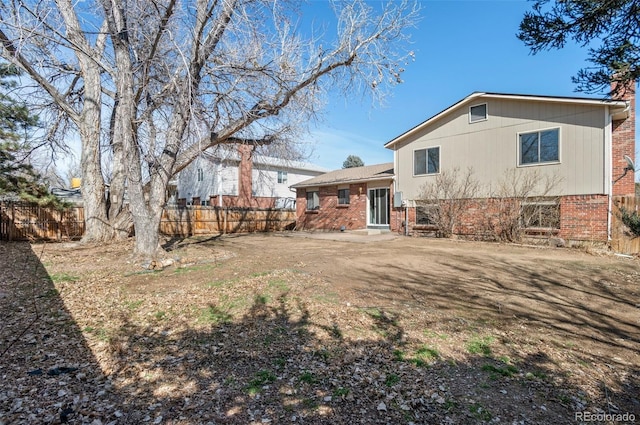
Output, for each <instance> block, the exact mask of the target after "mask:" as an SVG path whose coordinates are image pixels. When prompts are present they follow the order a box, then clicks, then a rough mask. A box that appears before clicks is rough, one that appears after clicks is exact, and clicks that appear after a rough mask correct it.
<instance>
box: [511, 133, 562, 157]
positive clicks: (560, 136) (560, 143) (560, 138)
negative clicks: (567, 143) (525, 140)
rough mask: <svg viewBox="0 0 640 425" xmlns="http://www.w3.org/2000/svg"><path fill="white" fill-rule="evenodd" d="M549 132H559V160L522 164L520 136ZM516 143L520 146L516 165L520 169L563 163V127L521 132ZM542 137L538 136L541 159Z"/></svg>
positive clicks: (517, 135)
mask: <svg viewBox="0 0 640 425" xmlns="http://www.w3.org/2000/svg"><path fill="white" fill-rule="evenodd" d="M549 130H558V159H554V160H553V161H538V162H527V163H522V162H521V161H522V144H521V143H520V136H522V135H523V134H533V133H538V134H540V133H542V132H544V131H549ZM516 143H517V145H518V147H517V149H516V151H517V158H516V164H517V166H518V167H539V166H541V165H553V164H560V163H562V127H548V128H540V129H538V130H528V131H519V132H518V133H517V134H516ZM539 143H540V136H538V158H539V157H540V146H539Z"/></svg>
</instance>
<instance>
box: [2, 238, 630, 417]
mask: <svg viewBox="0 0 640 425" xmlns="http://www.w3.org/2000/svg"><path fill="white" fill-rule="evenodd" d="M0 250H1V251H2V252H1V253H2V255H0V258H1V260H0V261H1V262H2V263H1V264H2V272H1V273H2V286H1V287H0V291H1V292H0V297H1V298H0V306H1V307H2V312H3V313H2V314H3V325H2V329H1V333H0V344H1V345H0V353H1V354H2V356H1V360H2V362H1V366H0V376H3V381H4V382H3V385H2V388H1V389H0V423H7V424H8V423H58V422H63V423H94V424H99V423H103V424H106V423H114V424H139V423H163V424H199V423H212V424H218V423H229V424H231V423H233V424H248V423H304V424H314V423H326V424H347V423H363V424H372V423H384V424H386V423H393V424H396V423H398V424H400V423H407V424H408V423H423V424H428V423H451V424H460V423H462V424H466V423H471V424H472V423H488V422H491V421H496V422H498V421H499V422H506V423H523V424H547V423H557V424H570V423H576V420H575V414H576V413H579V412H585V411H588V412H593V413H597V412H602V413H613V414H617V413H620V414H622V413H625V412H628V413H635V414H636V417H638V415H639V412H640V408H639V406H638V400H637V394H638V393H639V389H640V387H639V386H638V375H639V374H640V371H639V370H637V368H631V369H630V368H627V369H625V374H624V376H619V377H616V378H617V381H618V382H617V386H616V387H615V388H614V387H613V386H610V385H608V384H604V385H603V387H602V393H603V395H602V397H596V398H593V397H592V396H590V395H589V394H586V393H585V392H584V391H582V390H581V389H580V388H578V387H576V386H575V385H574V384H572V380H571V379H570V378H571V377H570V376H568V375H567V373H565V372H563V367H562V365H558V364H555V363H554V362H555V361H554V360H552V359H551V358H549V357H548V356H547V354H546V353H545V352H544V350H542V349H537V348H536V345H535V344H534V345H532V346H530V347H529V348H528V351H527V352H528V354H527V355H526V356H524V357H522V358H517V359H516V358H515V357H514V358H513V359H509V358H505V357H498V356H496V355H494V353H493V352H492V351H491V347H490V343H489V342H488V341H486V340H482V339H478V341H477V350H475V349H474V350H471V349H469V355H468V356H466V357H465V358H464V360H460V359H457V360H454V359H448V358H443V357H442V356H441V354H440V353H439V352H438V351H437V350H435V349H433V348H432V347H429V346H421V347H418V348H416V347H415V346H414V345H412V341H411V337H410V336H408V335H407V333H406V331H405V329H404V328H403V327H402V325H401V323H402V322H403V321H404V320H410V319H411V315H412V314H413V313H414V312H415V310H413V309H414V308H415V309H418V308H423V309H438V310H441V311H442V313H443V315H445V316H447V315H448V316H450V317H451V319H452V320H454V318H456V319H455V320H459V318H460V317H462V314H461V312H464V311H465V310H469V311H471V310H474V311H475V312H474V314H476V315H479V316H480V317H484V318H486V320H487V321H492V320H495V321H505V322H509V323H511V322H512V321H515V322H520V323H521V324H522V326H524V327H523V328H522V332H523V333H526V332H527V329H526V327H527V326H534V325H535V326H548V327H550V328H553V329H554V331H558V332H565V333H566V334H567V335H570V334H572V333H576V332H577V335H580V336H581V337H584V338H592V339H593V340H594V341H596V342H597V343H599V344H602V347H606V346H608V345H609V344H611V345H612V346H613V347H616V346H618V347H620V348H624V347H626V348H629V347H628V346H627V345H628V344H632V345H633V346H634V347H637V345H636V344H637V343H638V339H637V338H638V335H637V325H635V324H634V323H632V322H630V321H624V320H621V319H620V318H618V317H617V316H616V314H617V313H616V312H611V311H607V310H606V309H603V310H602V311H593V310H587V311H585V310H584V309H581V308H580V307H581V304H580V297H581V296H590V289H589V287H590V285H598V284H600V283H599V281H598V277H597V276H594V278H593V279H594V280H593V282H591V283H590V284H589V285H586V286H585V289H584V290H577V289H576V288H575V287H573V286H570V285H569V284H567V283H566V282H570V278H571V277H570V276H563V277H562V278H560V277H554V278H553V279H549V278H548V277H544V273H542V274H539V275H538V274H532V273H530V272H528V271H527V270H520V271H519V272H521V273H522V276H524V277H523V279H525V280H526V286H527V288H530V290H529V291H525V292H524V293H522V294H520V295H523V297H522V298H519V297H516V292H519V291H521V290H520V289H518V288H515V287H514V288H508V287H502V286H501V285H502V284H501V283H500V280H499V278H498V277H496V276H495V275H494V274H492V276H494V277H493V278H491V277H489V276H488V275H485V274H483V272H482V264H475V265H474V264H469V267H470V268H469V269H468V270H465V271H464V273H462V272H463V271H461V270H457V271H456V270H452V271H451V276H456V275H457V276H459V277H458V278H459V279H462V277H460V276H462V275H465V276H467V277H470V278H474V279H475V278H477V279H478V280H477V284H478V288H479V289H481V290H480V292H481V294H482V295H478V292H476V291H473V292H469V293H465V292H464V291H459V290H458V289H459V286H460V285H455V283H456V282H455V279H444V278H443V279H442V280H441V281H438V282H437V283H438V284H437V285H435V283H436V282H434V281H433V278H429V277H426V276H425V273H424V272H421V271H419V270H410V271H409V272H408V273H407V270H406V269H405V268H403V269H401V270H400V269H398V270H394V269H389V271H388V272H386V274H385V273H384V272H383V273H381V274H380V273H376V274H375V275H373V274H369V275H368V277H366V275H365V273H370V272H367V271H365V270H361V271H358V272H357V273H360V274H361V277H362V278H363V279H364V280H363V282H365V283H369V287H370V288H372V289H370V291H379V290H380V289H381V285H382V286H384V285H388V287H387V288H386V291H385V294H386V296H387V297H388V298H390V299H391V298H393V299H399V300H402V299H403V298H406V297H407V295H406V292H398V293H397V294H394V292H393V291H394V290H395V289H394V288H395V286H394V285H391V282H395V283H396V284H399V285H408V286H410V289H411V292H412V293H414V294H415V297H413V296H412V297H410V298H406V300H404V301H405V302H406V303H407V305H408V306H409V308H408V309H406V310H401V311H402V313H398V311H397V309H394V310H391V309H389V308H387V307H385V306H374V307H372V306H368V307H367V308H364V307H363V308H361V309H360V310H357V311H358V313H359V314H361V315H363V316H364V319H362V320H360V321H359V323H360V326H365V327H368V329H367V330H374V331H375V333H376V335H377V337H376V338H370V337H366V338H361V339H354V338H348V339H347V338H345V336H344V333H345V330H344V329H341V327H340V326H339V325H338V324H332V323H331V322H330V320H329V321H327V320H326V317H319V316H314V315H313V314H312V313H311V312H310V309H309V308H308V305H307V302H306V301H305V300H304V299H303V298H301V297H292V296H289V294H288V292H287V291H286V290H285V291H282V293H281V294H280V295H279V296H278V297H276V298H274V299H273V300H271V301H268V300H266V299H264V298H260V297H256V298H255V299H252V300H249V302H250V306H251V307H250V308H249V309H248V310H247V312H246V314H243V315H242V316H238V317H233V316H231V315H230V314H229V313H228V312H227V310H226V309H224V308H222V307H221V306H219V305H215V304H209V306H208V308H207V310H206V313H207V314H206V316H204V317H203V321H204V323H202V322H201V323H200V324H199V325H197V326H191V327H176V326H174V325H173V324H172V323H170V322H167V321H162V320H160V319H158V321H157V322H156V323H155V324H153V325H140V324H139V323H137V321H136V320H133V319H132V317H133V315H132V316H131V317H129V316H127V315H126V314H125V315H124V316H123V317H120V318H119V319H120V320H121V323H122V326H121V327H120V328H119V329H118V330H117V331H116V332H113V333H112V334H110V335H109V336H108V338H106V340H105V341H104V345H105V346H106V347H107V353H108V358H107V359H102V358H101V362H102V363H99V362H98V360H97V359H96V356H95V355H94V353H93V352H92V350H91V349H90V347H89V344H88V343H87V341H86V340H85V339H84V337H83V334H82V332H81V330H80V329H79V328H78V326H77V325H76V323H75V322H74V320H73V317H72V316H71V314H70V312H69V311H67V310H66V308H65V306H64V302H63V300H64V296H65V294H59V293H58V291H57V290H56V288H55V285H54V283H53V282H54V281H57V280H61V279H65V278H66V277H65V276H48V275H47V273H46V271H45V270H44V268H43V266H42V264H41V263H40V261H39V259H38V254H37V253H34V252H32V250H31V249H30V247H29V245H27V244H18V243H14V244H0ZM499 269H500V270H502V271H503V272H504V273H512V272H513V267H512V266H511V265H508V264H503V265H501V266H500V267H499ZM474 273H478V274H479V276H476V275H475V274H474ZM400 276H405V277H403V278H400ZM549 285H569V286H567V290H570V291H571V292H570V293H571V294H573V295H572V296H571V297H570V298H569V299H564V298H563V299H558V298H554V295H553V293H549V291H548V288H549ZM361 291H362V295H363V297H367V296H368V295H369V293H368V292H367V290H366V289H364V287H363V289H361ZM574 291H576V292H574ZM598 294H600V292H598ZM511 296H513V297H514V298H513V299H512V298H511ZM609 301H611V302H614V303H615V305H622V306H625V305H626V306H629V307H630V308H631V306H632V304H631V303H629V302H628V301H625V300H622V299H620V297H619V294H617V293H616V292H615V290H613V289H611V291H609V293H608V295H607V296H606V297H604V298H603V303H606V302H609ZM412 303H413V304H412ZM498 304H500V305H498ZM542 305H544V306H547V307H541V306H542ZM546 308H554V309H557V310H559V311H560V312H561V313H562V314H563V317H565V316H566V324H565V320H554V321H548V320H545V317H546V313H545V311H546V310H545V309H546ZM402 315H404V316H402ZM354 320H355V317H354ZM512 328H513V327H512ZM607 335H609V337H607ZM616 338H619V339H621V340H624V341H626V342H621V341H618V340H616ZM514 340H515V341H518V338H516V337H514ZM502 343H504V345H505V346H508V343H507V342H506V341H502ZM598 347H600V345H598ZM590 355H592V356H597V357H599V358H600V359H601V360H603V361H604V360H606V359H607V358H609V354H608V353H606V352H602V353H597V352H596V353H590ZM105 362H106V363H109V364H110V365H112V366H113V367H109V368H108V369H107V368H105V367H104V363H105ZM101 365H102V367H101ZM612 367H614V368H615V367H617V366H616V365H613V366H612ZM102 370H109V376H105V375H104V374H103V372H102ZM598 373H599V372H598ZM618 378H619V379H618Z"/></svg>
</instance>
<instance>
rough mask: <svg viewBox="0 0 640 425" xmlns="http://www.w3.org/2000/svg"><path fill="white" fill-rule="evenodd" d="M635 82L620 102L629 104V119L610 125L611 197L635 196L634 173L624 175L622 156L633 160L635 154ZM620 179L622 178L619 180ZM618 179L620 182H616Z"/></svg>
mask: <svg viewBox="0 0 640 425" xmlns="http://www.w3.org/2000/svg"><path fill="white" fill-rule="evenodd" d="M635 87H636V84H635V82H633V83H631V84H629V86H628V87H627V89H626V90H625V92H624V93H623V95H622V96H621V100H628V101H629V102H630V104H631V105H630V114H629V118H627V119H625V120H618V121H613V123H612V155H613V157H612V158H611V161H612V166H613V167H612V168H613V176H612V178H613V181H614V182H615V183H614V184H613V195H614V196H615V195H621V196H629V195H634V194H635V184H634V173H633V172H631V171H629V172H627V174H626V175H625V176H624V177H622V176H623V175H624V169H625V168H626V167H627V162H626V161H625V160H624V157H623V155H628V156H629V157H630V158H631V159H634V160H635V152H636V101H635ZM621 177H622V178H621ZM618 179H620V180H618ZM616 180H618V181H616Z"/></svg>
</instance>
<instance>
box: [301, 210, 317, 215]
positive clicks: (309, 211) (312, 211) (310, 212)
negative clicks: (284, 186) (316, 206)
mask: <svg viewBox="0 0 640 425" xmlns="http://www.w3.org/2000/svg"><path fill="white" fill-rule="evenodd" d="M304 213H305V214H320V210H306V211H305V212H304Z"/></svg>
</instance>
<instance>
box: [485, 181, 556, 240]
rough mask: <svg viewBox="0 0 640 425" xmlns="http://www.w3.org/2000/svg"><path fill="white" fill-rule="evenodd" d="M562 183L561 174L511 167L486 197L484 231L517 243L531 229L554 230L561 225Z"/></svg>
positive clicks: (497, 238)
mask: <svg viewBox="0 0 640 425" xmlns="http://www.w3.org/2000/svg"><path fill="white" fill-rule="evenodd" d="M561 182H562V178H561V177H560V175H559V174H558V173H553V174H543V173H541V172H540V171H539V170H528V169H519V168H510V169H507V170H506V171H505V172H504V174H503V176H502V178H501V179H500V180H499V181H498V183H497V186H496V188H495V190H494V191H493V192H492V193H490V195H489V197H488V198H486V199H485V200H484V204H485V205H484V208H485V209H486V214H484V215H483V217H484V219H483V222H482V223H481V225H480V228H481V229H482V230H481V233H483V234H484V235H485V236H487V237H490V238H492V239H496V240H500V241H506V242H517V241H520V240H521V239H522V236H523V234H524V230H525V229H527V228H536V229H539V230H540V231H544V230H546V231H552V230H553V229H555V228H556V227H557V226H558V225H559V224H560V222H559V220H560V210H559V207H560V205H559V196H557V195H554V193H555V192H557V189H558V185H559V184H560V183H561Z"/></svg>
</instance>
